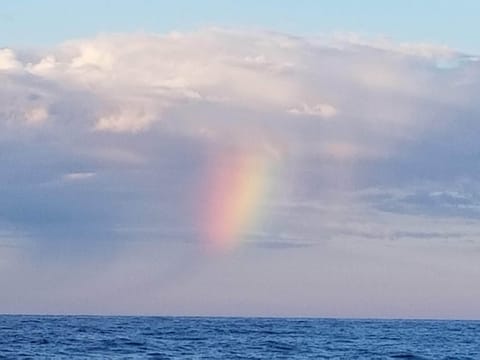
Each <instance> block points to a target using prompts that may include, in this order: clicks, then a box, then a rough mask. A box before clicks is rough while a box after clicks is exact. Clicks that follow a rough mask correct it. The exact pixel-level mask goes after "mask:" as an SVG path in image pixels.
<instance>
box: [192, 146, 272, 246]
mask: <svg viewBox="0 0 480 360" xmlns="http://www.w3.org/2000/svg"><path fill="white" fill-rule="evenodd" d="M207 168H208V170H207V172H206V176H205V179H204V182H203V188H204V191H203V194H205V197H204V198H203V199H202V201H201V206H200V211H201V213H200V216H199V219H200V224H199V227H200V229H201V233H202V242H203V244H204V245H205V246H206V247H207V249H209V250H214V251H228V250H231V249H233V248H235V247H236V246H237V245H239V243H240V242H241V241H242V240H244V239H245V236H246V235H247V233H248V232H249V231H252V230H253V229H254V227H255V225H257V224H259V223H260V222H261V219H262V217H263V216H262V215H264V212H263V211H262V208H263V207H264V206H263V205H264V201H265V199H266V197H267V195H268V193H269V191H270V190H271V185H272V184H271V180H272V170H273V168H274V161H273V160H272V159H271V158H270V157H268V156H265V155H262V154H259V153H251V152H250V153H249V152H242V151H237V152H229V153H224V154H222V155H217V156H215V157H214V159H212V161H210V163H209V164H208V166H207Z"/></svg>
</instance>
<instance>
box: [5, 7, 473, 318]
mask: <svg viewBox="0 0 480 360" xmlns="http://www.w3.org/2000/svg"><path fill="white" fill-rule="evenodd" d="M479 10H480V5H479V3H478V2H477V1H458V2H455V3H453V2H451V1H422V2H419V1H392V2H388V3H387V2H384V1H362V2H352V1H307V0H304V1H268V0H266V1H262V2H258V1H248V0H247V1H242V2H239V1H235V2H234V1H213V0H211V1H202V2H194V1H175V2H171V1H82V2H65V1H54V0H46V1H42V2H39V1H5V2H3V3H2V6H1V7H0V199H1V201H0V313H35V314H146V315H221V316H315V317H362V318H365V317H367V318H377V317H378V318H441V319H444V318H448V319H452V318H455V319H480V307H479V306H478V299H479V298H480V287H478V286H477V283H478V278H479V276H480V265H479V263H478V257H479V255H480V241H479V240H478V238H479V235H480V225H479V221H478V220H479V218H480V196H479V195H478V191H479V190H480V177H479V170H480V163H479V161H478V156H479V154H480V145H479V142H478V134H479V132H480V124H479V122H478V118H479V115H480V105H479V102H478V95H477V94H478V93H480V78H479V75H480V62H479V57H478V54H480V48H479V44H478V39H477V37H476V36H475V35H476V34H477V33H478V30H479V25H478V24H477V21H475V20H476V19H475V16H476V14H478V12H479Z"/></svg>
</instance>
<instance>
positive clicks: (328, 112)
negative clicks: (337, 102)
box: [288, 104, 337, 118]
mask: <svg viewBox="0 0 480 360" xmlns="http://www.w3.org/2000/svg"><path fill="white" fill-rule="evenodd" d="M288 112H289V113H290V114H294V115H310V116H319V117H322V118H330V117H333V116H335V115H336V114H337V109H335V107H334V106H332V105H330V104H316V105H314V106H309V105H307V104H302V105H301V106H300V107H295V108H291V109H289V110H288Z"/></svg>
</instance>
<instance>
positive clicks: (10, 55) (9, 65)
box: [0, 48, 22, 71]
mask: <svg viewBox="0 0 480 360" xmlns="http://www.w3.org/2000/svg"><path fill="white" fill-rule="evenodd" d="M20 69H22V64H21V63H20V62H19V61H18V60H17V59H16V56H15V53H14V52H13V50H11V49H8V48H5V49H0V71H15V70H20Z"/></svg>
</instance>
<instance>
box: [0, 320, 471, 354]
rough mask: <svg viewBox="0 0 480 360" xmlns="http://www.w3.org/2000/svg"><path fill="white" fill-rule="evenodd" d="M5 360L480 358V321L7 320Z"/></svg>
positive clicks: (1, 335)
mask: <svg viewBox="0 0 480 360" xmlns="http://www.w3.org/2000/svg"><path fill="white" fill-rule="evenodd" d="M0 359H480V321H446V320H445V321H434V320H345V319H304V318H215V317H133V316H132V317H127V316H125V317H122V316H115V317H104V316H23V315H3V316H0Z"/></svg>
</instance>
